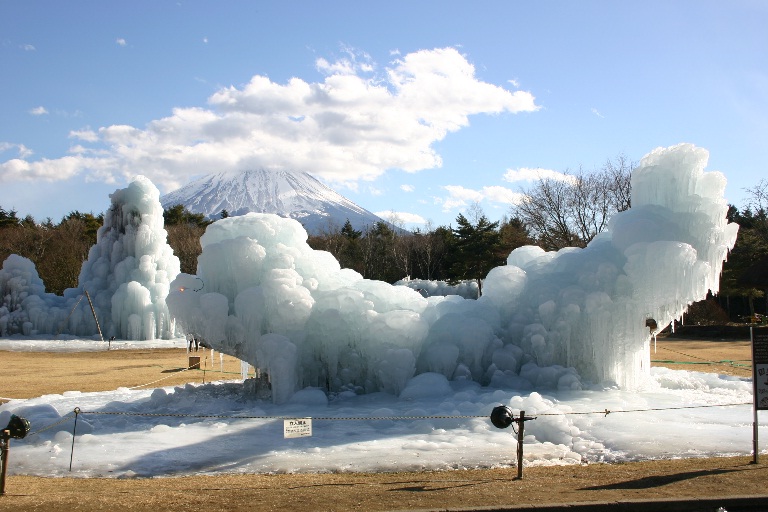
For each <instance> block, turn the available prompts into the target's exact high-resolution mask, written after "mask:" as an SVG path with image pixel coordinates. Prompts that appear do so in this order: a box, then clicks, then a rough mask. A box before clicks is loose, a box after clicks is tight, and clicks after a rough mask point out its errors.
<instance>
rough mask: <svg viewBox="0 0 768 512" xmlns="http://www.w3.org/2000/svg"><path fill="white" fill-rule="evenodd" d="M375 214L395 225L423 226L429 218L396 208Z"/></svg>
mask: <svg viewBox="0 0 768 512" xmlns="http://www.w3.org/2000/svg"><path fill="white" fill-rule="evenodd" d="M374 214H375V215H377V216H379V217H381V218H382V219H384V220H386V221H388V222H391V223H392V224H394V225H395V226H400V225H408V226H414V225H419V226H421V225H424V224H426V223H427V219H425V218H424V217H422V216H421V215H418V214H416V213H408V212H396V211H394V210H388V211H385V212H374Z"/></svg>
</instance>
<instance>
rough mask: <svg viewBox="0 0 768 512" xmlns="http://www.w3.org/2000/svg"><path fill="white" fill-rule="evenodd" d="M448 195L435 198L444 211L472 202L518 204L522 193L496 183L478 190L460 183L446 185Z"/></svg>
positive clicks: (456, 208)
mask: <svg viewBox="0 0 768 512" xmlns="http://www.w3.org/2000/svg"><path fill="white" fill-rule="evenodd" d="M443 188H444V189H445V190H446V191H448V197H445V198H435V203H437V204H441V205H442V209H443V211H444V212H449V211H452V210H461V209H464V208H467V207H468V206H469V205H470V204H472V203H483V202H486V203H490V204H491V205H492V206H497V205H503V206H511V205H515V204H518V203H519V202H520V201H521V200H522V199H523V197H525V195H524V194H522V193H520V192H515V191H514V190H511V189H508V188H506V187H500V186H498V185H493V186H488V187H483V188H481V189H480V190H474V189H471V188H466V187H462V186H460V185H446V186H444V187H443Z"/></svg>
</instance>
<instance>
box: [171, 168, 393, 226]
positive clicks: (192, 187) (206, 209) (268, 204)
mask: <svg viewBox="0 0 768 512" xmlns="http://www.w3.org/2000/svg"><path fill="white" fill-rule="evenodd" d="M160 202H161V204H162V205H163V208H169V207H171V206H174V205H177V204H183V205H184V206H185V207H186V208H187V209H188V210H189V211H190V212H193V213H202V214H204V215H205V216H206V217H208V218H211V219H218V218H220V216H221V211H222V210H227V212H228V213H229V214H230V215H244V214H246V213H248V212H258V213H275V214H277V215H280V216H282V217H290V218H292V219H296V220H298V221H299V222H301V223H302V224H303V225H304V228H305V229H306V230H307V232H308V233H310V234H319V233H323V232H328V231H332V230H335V229H340V228H341V227H342V226H343V225H344V223H345V222H346V221H347V219H349V221H350V223H351V224H352V226H353V227H354V228H355V229H357V230H365V228H366V227H373V225H374V224H376V223H377V222H381V221H382V219H381V218H380V217H377V216H376V215H374V214H373V213H371V212H369V211H368V210H366V209H364V208H361V207H360V206H358V205H356V204H355V203H353V202H352V201H350V200H349V199H347V198H345V197H344V196H342V195H341V194H339V193H337V192H335V191H334V190H332V189H331V188H329V187H328V186H326V185H324V184H322V183H321V182H320V181H318V180H317V179H316V178H314V177H313V176H311V175H310V174H307V173H305V172H295V171H285V170H280V171H276V170H267V169H259V170H250V171H242V172H240V173H237V174H232V173H224V172H221V173H214V174H208V175H206V176H203V177H202V178H199V179H197V180H195V181H193V182H191V183H188V184H187V185H184V186H183V187H181V188H180V189H178V190H175V191H173V192H171V193H169V194H166V195H165V196H163V197H161V198H160Z"/></svg>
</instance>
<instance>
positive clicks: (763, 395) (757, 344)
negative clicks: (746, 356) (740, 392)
mask: <svg viewBox="0 0 768 512" xmlns="http://www.w3.org/2000/svg"><path fill="white" fill-rule="evenodd" d="M752 364H753V365H754V379H755V383H754V385H755V387H754V392H755V408H756V409H757V410H758V411H765V410H768V332H766V331H764V330H763V329H759V330H758V329H753V330H752Z"/></svg>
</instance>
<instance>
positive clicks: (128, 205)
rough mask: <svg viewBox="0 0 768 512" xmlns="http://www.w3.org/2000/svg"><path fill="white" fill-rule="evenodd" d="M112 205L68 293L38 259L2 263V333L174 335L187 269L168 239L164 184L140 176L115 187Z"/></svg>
mask: <svg viewBox="0 0 768 512" xmlns="http://www.w3.org/2000/svg"><path fill="white" fill-rule="evenodd" d="M110 198H111V206H110V209H109V210H108V211H107V212H106V215H105V218H104V225H103V226H102V227H101V228H99V230H98V233H97V242H96V245H94V246H93V247H91V250H90V252H89V254H88V259H87V261H85V262H84V263H83V266H82V268H81V271H80V277H79V280H78V286H77V288H69V289H67V290H65V291H64V295H63V296H57V295H54V294H51V293H46V292H45V285H44V284H43V282H42V280H41V279H40V277H39V276H38V273H37V270H36V269H35V266H34V264H33V263H32V262H31V261H30V260H28V259H26V258H22V257H20V256H18V255H11V256H10V257H9V258H8V259H6V261H5V262H4V263H3V268H2V270H0V300H1V301H2V302H1V303H0V335H2V336H8V335H12V334H23V335H25V336H30V335H36V334H59V333H68V334H73V335H77V336H89V335H95V334H97V332H98V327H97V325H96V321H95V320H94V315H93V312H92V311H91V306H90V304H89V303H88V301H87V300H86V299H84V294H85V292H86V291H87V292H88V295H89V296H90V299H91V301H92V303H93V308H94V311H95V312H96V318H98V323H99V327H100V328H101V331H102V334H103V335H104V336H105V337H112V336H114V337H116V338H120V339H131V340H149V339H156V338H169V337H171V336H173V335H174V326H173V322H172V320H171V317H170V315H169V313H168V308H167V306H166V302H165V299H166V297H167V295H168V290H169V283H170V282H171V281H172V280H173V279H174V278H175V277H176V276H177V275H178V274H179V272H180V267H179V259H178V258H177V257H176V256H174V254H173V250H172V249H171V247H170V246H169V245H168V244H167V243H166V238H167V233H166V231H165V229H164V228H163V209H162V207H161V206H160V192H159V191H158V190H157V188H156V187H155V186H154V185H153V184H152V182H150V181H149V180H148V179H147V178H145V177H143V176H139V177H137V178H136V179H135V180H134V181H133V182H132V183H131V184H130V185H129V186H128V187H127V188H124V189H120V190H117V191H115V192H114V193H113V194H111V195H110Z"/></svg>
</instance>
